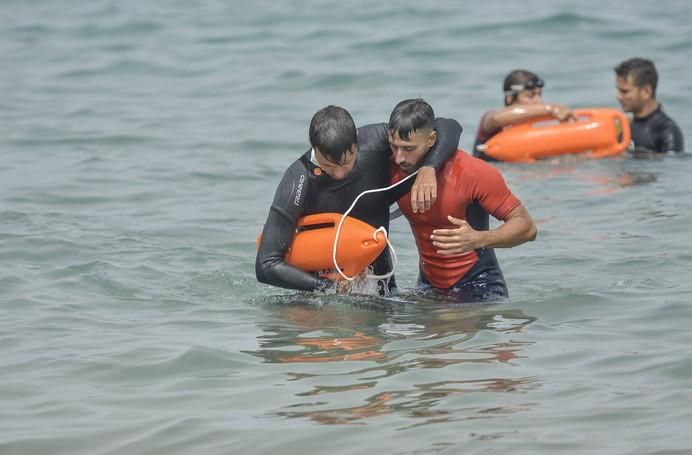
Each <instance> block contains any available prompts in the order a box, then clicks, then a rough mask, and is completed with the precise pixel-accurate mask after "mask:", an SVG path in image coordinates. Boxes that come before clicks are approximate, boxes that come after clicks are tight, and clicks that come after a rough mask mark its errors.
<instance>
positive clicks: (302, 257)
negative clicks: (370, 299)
mask: <svg viewBox="0 0 692 455" xmlns="http://www.w3.org/2000/svg"><path fill="white" fill-rule="evenodd" d="M342 216H343V215H342V214H341V213H317V214H314V215H307V216H304V217H301V218H299V219H298V225H297V227H296V234H295V236H294V237H293V241H292V242H291V245H290V247H289V249H288V252H287V253H286V262H287V263H289V264H291V265H292V266H294V267H297V268H299V269H301V270H305V271H306V272H319V271H326V270H334V260H333V254H334V238H335V237H336V230H337V227H338V225H339V221H340V220H341V217H342ZM260 236H261V235H260ZM257 244H258V245H259V238H258V240H257ZM386 246H387V239H386V236H385V234H384V233H383V232H382V231H381V230H378V229H376V228H374V227H372V226H370V225H369V224H368V223H366V222H364V221H361V220H359V219H357V218H353V217H350V216H347V217H346V218H345V219H344V222H343V223H342V225H341V232H340V233H339V242H338V244H337V248H336V263H337V265H338V266H339V268H340V269H341V271H342V272H343V273H344V274H346V275H348V276H350V277H352V276H356V275H358V274H360V273H361V272H362V271H363V270H365V268H366V267H367V266H368V265H370V264H371V263H372V262H373V261H374V260H375V259H376V258H377V256H379V255H380V253H382V251H384V248H385V247H386ZM337 275H338V274H337ZM338 276H339V279H341V276H340V275H338Z"/></svg>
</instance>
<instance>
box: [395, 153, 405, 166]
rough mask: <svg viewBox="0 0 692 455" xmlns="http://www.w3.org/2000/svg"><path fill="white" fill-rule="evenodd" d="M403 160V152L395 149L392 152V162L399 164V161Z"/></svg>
mask: <svg viewBox="0 0 692 455" xmlns="http://www.w3.org/2000/svg"><path fill="white" fill-rule="evenodd" d="M404 161H405V160H404V154H403V153H402V152H400V151H398V150H397V151H395V152H394V162H395V163H396V164H401V163H403V162H404Z"/></svg>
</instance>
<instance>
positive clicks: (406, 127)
mask: <svg viewBox="0 0 692 455" xmlns="http://www.w3.org/2000/svg"><path fill="white" fill-rule="evenodd" d="M434 128H435V112H434V111H433V108H432V106H431V105H430V104H428V103H427V102H426V101H425V100H423V98H411V99H408V100H404V101H401V102H400V103H399V104H397V105H396V106H394V109H393V110H392V114H391V115H390V116H389V132H390V133H395V132H396V133H397V134H398V135H399V137H400V138H402V139H404V140H406V141H407V140H408V139H409V137H410V136H411V133H414V132H416V131H423V130H432V129H434Z"/></svg>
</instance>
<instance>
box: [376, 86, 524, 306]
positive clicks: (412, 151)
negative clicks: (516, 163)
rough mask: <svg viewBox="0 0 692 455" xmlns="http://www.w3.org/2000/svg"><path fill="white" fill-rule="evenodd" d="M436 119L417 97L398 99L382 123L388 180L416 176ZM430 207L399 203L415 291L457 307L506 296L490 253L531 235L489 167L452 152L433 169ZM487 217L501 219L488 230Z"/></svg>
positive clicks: (430, 143) (430, 142)
mask: <svg viewBox="0 0 692 455" xmlns="http://www.w3.org/2000/svg"><path fill="white" fill-rule="evenodd" d="M434 120H435V114H434V112H433V109H432V107H431V106H430V105H429V104H428V103H427V102H425V101H424V100H422V99H420V98H418V99H409V100H404V101H402V102H400V103H399V104H398V105H397V106H396V107H395V108H394V110H393V111H392V114H391V116H390V119H389V144H390V147H391V149H392V160H393V161H394V163H395V164H396V166H392V167H391V169H392V172H391V177H392V180H391V181H392V183H394V182H398V181H399V180H401V179H403V178H404V177H405V176H406V175H408V174H410V173H411V172H413V171H415V170H416V169H417V167H418V164H419V162H420V160H421V159H422V158H423V157H424V156H425V154H426V153H427V152H428V150H429V149H430V147H432V146H433V145H434V144H435V141H436V139H437V138H436V134H435V131H434V128H433V125H434V123H433V122H434ZM437 181H438V186H437V203H436V204H435V205H434V206H433V207H432V209H431V210H429V211H427V212H423V213H420V212H418V213H414V211H413V210H412V207H411V202H410V200H408V199H407V198H406V197H402V198H400V199H399V200H398V204H399V207H400V208H401V211H402V212H403V214H404V215H405V216H406V218H407V219H408V221H409V223H410V225H411V230H412V231H413V235H414V237H415V239H416V245H417V247H418V253H419V256H420V276H419V280H418V281H419V286H420V287H421V288H422V289H423V290H426V289H430V288H432V289H435V290H437V291H440V292H441V293H442V294H444V295H449V296H451V297H453V299H454V300H455V301H460V302H479V301H493V300H500V299H505V298H507V297H508V296H509V294H508V291H507V285H506V283H505V280H504V276H503V275H502V271H501V270H500V266H499V264H498V262H497V258H496V257H495V252H494V248H510V247H514V246H517V245H520V244H522V243H524V242H527V241H531V240H534V239H535V238H536V232H537V231H536V226H535V224H534V222H533V220H532V219H531V216H530V215H529V213H528V211H527V210H526V208H524V206H523V205H522V203H521V201H519V199H517V198H516V197H515V196H514V194H512V192H511V191H510V189H509V188H508V187H507V185H506V184H505V181H504V179H503V178H502V175H501V174H500V173H499V171H498V170H497V169H495V168H494V167H493V166H492V165H490V164H488V163H486V162H484V161H483V160H480V159H478V158H474V157H472V156H470V155H468V154H467V153H465V152H463V151H461V150H458V151H457V152H456V154H455V155H453V156H452V158H450V159H449V160H448V161H447V162H446V163H445V164H444V166H442V168H441V169H439V170H438V171H437ZM489 215H492V216H493V217H495V218H497V219H498V220H500V221H503V223H502V225H501V226H499V227H497V228H496V229H489Z"/></svg>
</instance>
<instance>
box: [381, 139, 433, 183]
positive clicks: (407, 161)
mask: <svg viewBox="0 0 692 455" xmlns="http://www.w3.org/2000/svg"><path fill="white" fill-rule="evenodd" d="M436 139H437V135H436V133H435V130H421V131H414V132H412V133H411V134H410V135H409V138H408V140H404V139H402V138H401V137H400V136H399V133H398V132H397V131H390V132H389V147H390V148H391V149H392V154H393V155H394V161H395V162H396V164H397V165H398V166H399V167H400V168H401V170H402V171H404V172H405V173H407V174H410V173H411V172H413V171H415V170H416V168H417V167H418V162H419V161H420V160H421V159H422V158H423V156H425V154H426V153H427V152H428V150H429V149H430V147H432V146H433V145H434V144H435V140H436Z"/></svg>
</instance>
